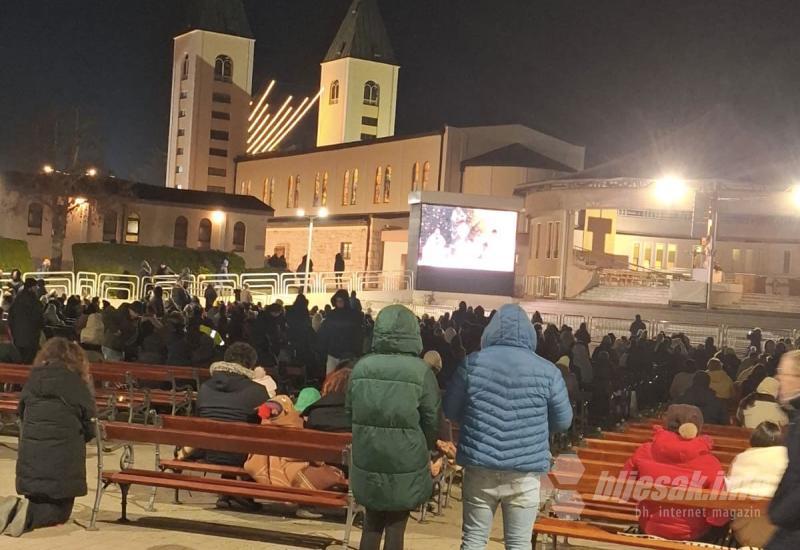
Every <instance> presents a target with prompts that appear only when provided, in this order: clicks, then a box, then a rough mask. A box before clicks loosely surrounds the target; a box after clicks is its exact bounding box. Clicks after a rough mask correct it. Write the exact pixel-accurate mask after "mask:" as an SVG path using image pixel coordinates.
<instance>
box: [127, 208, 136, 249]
mask: <svg viewBox="0 0 800 550" xmlns="http://www.w3.org/2000/svg"><path fill="white" fill-rule="evenodd" d="M125 242H126V243H128V244H136V243H138V242H139V214H128V219H127V220H126V221H125Z"/></svg>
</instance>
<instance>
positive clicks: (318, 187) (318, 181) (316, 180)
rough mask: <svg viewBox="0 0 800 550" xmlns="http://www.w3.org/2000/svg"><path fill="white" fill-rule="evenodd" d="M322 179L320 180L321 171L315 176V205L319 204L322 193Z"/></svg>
mask: <svg viewBox="0 0 800 550" xmlns="http://www.w3.org/2000/svg"><path fill="white" fill-rule="evenodd" d="M320 191H321V189H320V180H319V172H317V175H316V176H314V203H313V205H314V206H319V194H320Z"/></svg>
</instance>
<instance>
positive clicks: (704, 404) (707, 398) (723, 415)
mask: <svg viewBox="0 0 800 550" xmlns="http://www.w3.org/2000/svg"><path fill="white" fill-rule="evenodd" d="M675 403H677V404H682V405H693V406H695V407H697V408H698V409H700V411H701V412H702V413H703V420H704V421H705V422H707V423H708V424H721V425H723V426H724V425H728V424H730V418H729V417H728V411H727V409H726V407H725V403H723V401H722V400H721V399H720V398H719V397H717V395H716V394H715V393H714V392H713V391H712V390H711V378H709V376H708V373H707V372H705V371H699V372H696V373H695V374H694V379H693V380H692V385H691V386H690V387H689V389H688V390H686V391H685V392H684V393H683V395H681V396H680V397H679V398H678V399H676V400H675Z"/></svg>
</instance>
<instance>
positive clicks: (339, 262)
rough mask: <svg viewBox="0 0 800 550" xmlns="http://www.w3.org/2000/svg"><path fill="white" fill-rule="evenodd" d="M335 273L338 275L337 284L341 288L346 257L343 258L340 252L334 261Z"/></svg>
mask: <svg viewBox="0 0 800 550" xmlns="http://www.w3.org/2000/svg"><path fill="white" fill-rule="evenodd" d="M333 271H334V273H336V284H337V285H338V286H341V285H342V273H343V272H344V256H342V253H341V252H338V253H337V254H336V258H334V260H333Z"/></svg>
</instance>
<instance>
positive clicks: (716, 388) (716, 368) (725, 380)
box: [706, 357, 735, 402]
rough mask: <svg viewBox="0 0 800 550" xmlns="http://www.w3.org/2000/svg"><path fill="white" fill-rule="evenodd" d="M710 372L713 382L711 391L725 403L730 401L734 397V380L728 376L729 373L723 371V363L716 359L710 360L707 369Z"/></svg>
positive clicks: (709, 375) (709, 376)
mask: <svg viewBox="0 0 800 550" xmlns="http://www.w3.org/2000/svg"><path fill="white" fill-rule="evenodd" d="M706 368H707V369H708V370H707V372H708V378H709V379H710V381H711V386H710V387H711V391H713V392H714V393H715V394H716V396H717V397H719V398H720V399H722V400H723V401H726V402H727V401H728V400H729V399H732V398H733V396H734V393H735V392H734V388H733V380H731V377H730V376H728V373H726V372H725V369H723V365H722V361H720V360H719V359H717V358H716V357H712V358H711V359H709V360H708V365H707V367H706Z"/></svg>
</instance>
